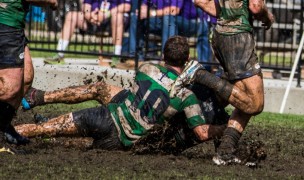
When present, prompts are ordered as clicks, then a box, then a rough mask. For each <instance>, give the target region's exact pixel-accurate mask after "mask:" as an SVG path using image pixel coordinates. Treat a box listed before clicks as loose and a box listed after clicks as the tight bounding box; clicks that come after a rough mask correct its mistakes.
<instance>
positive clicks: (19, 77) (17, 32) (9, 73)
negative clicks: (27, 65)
mask: <svg viewBox="0 0 304 180" xmlns="http://www.w3.org/2000/svg"><path fill="white" fill-rule="evenodd" d="M25 44H26V39H25V35H24V31H23V30H22V29H16V28H13V27H9V26H6V25H2V24H0V100H6V99H14V98H15V97H16V96H17V95H18V94H19V92H20V90H21V88H22V85H23V70H24V69H23V67H24V47H25Z"/></svg>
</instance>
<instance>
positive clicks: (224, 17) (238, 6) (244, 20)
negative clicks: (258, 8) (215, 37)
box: [215, 0, 253, 35]
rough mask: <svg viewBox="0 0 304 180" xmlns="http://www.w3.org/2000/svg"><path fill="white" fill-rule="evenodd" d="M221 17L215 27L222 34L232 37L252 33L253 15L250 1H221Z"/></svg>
mask: <svg viewBox="0 0 304 180" xmlns="http://www.w3.org/2000/svg"><path fill="white" fill-rule="evenodd" d="M219 5H220V8H221V12H220V17H219V18H218V20H217V25H216V27H215V29H216V31H217V32H218V33H220V34H225V35H232V34H238V33H242V32H252V30H253V28H252V14H251V13H250V11H249V0H219Z"/></svg>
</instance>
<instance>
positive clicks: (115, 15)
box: [111, 4, 131, 55]
mask: <svg viewBox="0 0 304 180" xmlns="http://www.w3.org/2000/svg"><path fill="white" fill-rule="evenodd" d="M130 10H131V6H130V4H120V5H119V6H117V7H115V8H112V9H111V15H112V18H111V28H112V38H113V44H114V54H115V55H121V49H122V38H123V33H124V21H123V20H124V13H126V12H129V11H130Z"/></svg>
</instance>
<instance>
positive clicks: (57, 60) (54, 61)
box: [43, 54, 65, 65]
mask: <svg viewBox="0 0 304 180" xmlns="http://www.w3.org/2000/svg"><path fill="white" fill-rule="evenodd" d="M43 62H44V64H51V65H63V64H65V62H64V58H63V57H62V56H59V55H58V54H56V55H55V56H53V57H49V58H45V59H44V60H43Z"/></svg>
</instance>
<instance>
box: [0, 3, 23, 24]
mask: <svg viewBox="0 0 304 180" xmlns="http://www.w3.org/2000/svg"><path fill="white" fill-rule="evenodd" d="M28 9H29V5H28V4H27V3H26V1H23V0H0V23H1V24H5V25H7V26H11V27H15V28H18V29H23V28H24V25H25V16H26V13H27V12H28Z"/></svg>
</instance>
